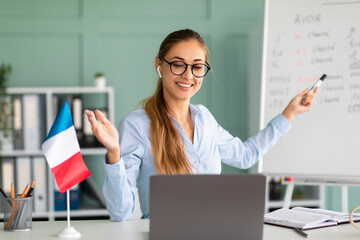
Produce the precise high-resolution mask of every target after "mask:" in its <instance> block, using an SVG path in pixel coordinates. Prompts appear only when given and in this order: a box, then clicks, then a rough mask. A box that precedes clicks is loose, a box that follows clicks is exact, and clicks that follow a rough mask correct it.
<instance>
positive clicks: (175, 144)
mask: <svg viewBox="0 0 360 240" xmlns="http://www.w3.org/2000/svg"><path fill="white" fill-rule="evenodd" d="M190 40H196V41H197V42H198V43H199V44H200V45H201V46H202V47H204V49H205V52H206V56H205V60H207V58H208V56H209V54H208V48H207V46H206V44H205V41H204V40H203V38H202V37H201V36H200V35H199V34H198V33H197V32H195V31H193V30H190V29H184V30H179V31H175V32H172V33H170V34H169V35H168V36H167V37H166V38H165V39H164V41H163V42H162V43H161V45H160V49H159V52H158V55H157V57H158V58H163V57H164V56H165V55H166V53H168V51H169V50H170V49H171V48H172V47H173V46H174V45H175V44H177V43H179V42H183V41H190ZM142 106H143V108H144V109H145V112H146V114H147V115H148V117H149V118H150V122H151V124H150V141H151V154H152V159H153V161H154V163H155V165H156V168H157V171H158V173H160V174H191V173H193V170H192V165H191V163H190V161H189V159H188V158H187V155H186V152H185V146H184V139H183V137H182V136H181V135H180V133H179V131H178V130H177V128H176V127H175V126H174V124H173V122H172V120H171V118H170V117H169V115H168V107H167V104H166V101H165V99H164V93H163V84H162V80H161V78H159V79H158V83H157V88H156V91H155V93H154V95H153V96H151V97H149V98H147V99H144V100H143V101H142Z"/></svg>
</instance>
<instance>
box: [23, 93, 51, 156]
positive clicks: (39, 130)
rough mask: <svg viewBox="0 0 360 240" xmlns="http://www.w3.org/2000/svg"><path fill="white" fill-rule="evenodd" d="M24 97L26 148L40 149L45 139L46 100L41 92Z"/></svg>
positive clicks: (24, 137) (24, 136)
mask: <svg viewBox="0 0 360 240" xmlns="http://www.w3.org/2000/svg"><path fill="white" fill-rule="evenodd" d="M22 97H23V99H22V100H23V119H22V120H23V125H22V126H23V140H24V149H25V150H39V149H40V145H41V143H42V142H43V140H44V139H45V135H46V129H45V114H44V109H45V101H44V96H42V95H40V94H25V95H23V96H22Z"/></svg>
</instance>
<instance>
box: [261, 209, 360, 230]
mask: <svg viewBox="0 0 360 240" xmlns="http://www.w3.org/2000/svg"><path fill="white" fill-rule="evenodd" d="M354 216H355V215H354ZM354 219H355V221H356V220H357V221H360V215H357V216H356V217H354ZM264 222H265V223H269V224H274V225H279V226H284V227H291V228H300V229H302V230H306V229H312V228H319V227H327V226H336V225H338V224H340V223H348V222H349V214H348V213H342V212H336V211H329V210H325V209H310V208H303V207H295V208H292V209H279V210H276V211H274V212H270V213H266V214H265V215H264Z"/></svg>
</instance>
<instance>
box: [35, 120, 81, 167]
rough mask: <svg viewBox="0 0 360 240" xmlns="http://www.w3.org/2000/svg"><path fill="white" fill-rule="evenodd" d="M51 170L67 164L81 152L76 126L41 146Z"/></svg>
mask: <svg viewBox="0 0 360 240" xmlns="http://www.w3.org/2000/svg"><path fill="white" fill-rule="evenodd" d="M41 148H42V150H43V152H44V155H45V157H46V160H47V161H48V163H49V166H50V168H54V167H56V166H58V165H59V164H61V163H63V162H65V161H66V160H68V159H69V158H70V157H72V156H73V155H74V154H76V153H78V152H80V146H79V142H78V140H77V137H76V132H75V128H74V126H71V127H69V128H68V129H66V130H65V131H63V132H60V133H58V134H56V135H55V136H53V137H51V138H49V139H48V140H46V141H45V142H44V143H43V145H42V146H41Z"/></svg>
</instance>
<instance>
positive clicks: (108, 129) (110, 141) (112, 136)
mask: <svg viewBox="0 0 360 240" xmlns="http://www.w3.org/2000/svg"><path fill="white" fill-rule="evenodd" d="M85 113H86V115H87V117H88V120H89V122H90V124H91V130H92V132H93V133H94V136H95V137H96V138H97V139H98V140H99V142H101V143H102V144H103V145H104V146H105V148H106V149H107V152H108V163H110V164H112V163H115V162H117V161H119V160H120V144H119V134H118V131H117V129H116V128H115V127H114V125H112V124H111V122H110V121H109V120H108V119H107V118H106V117H105V115H104V114H103V113H102V112H101V111H99V110H95V112H93V111H90V110H87V109H86V110H85ZM95 115H96V118H97V119H98V120H96V118H95Z"/></svg>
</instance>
